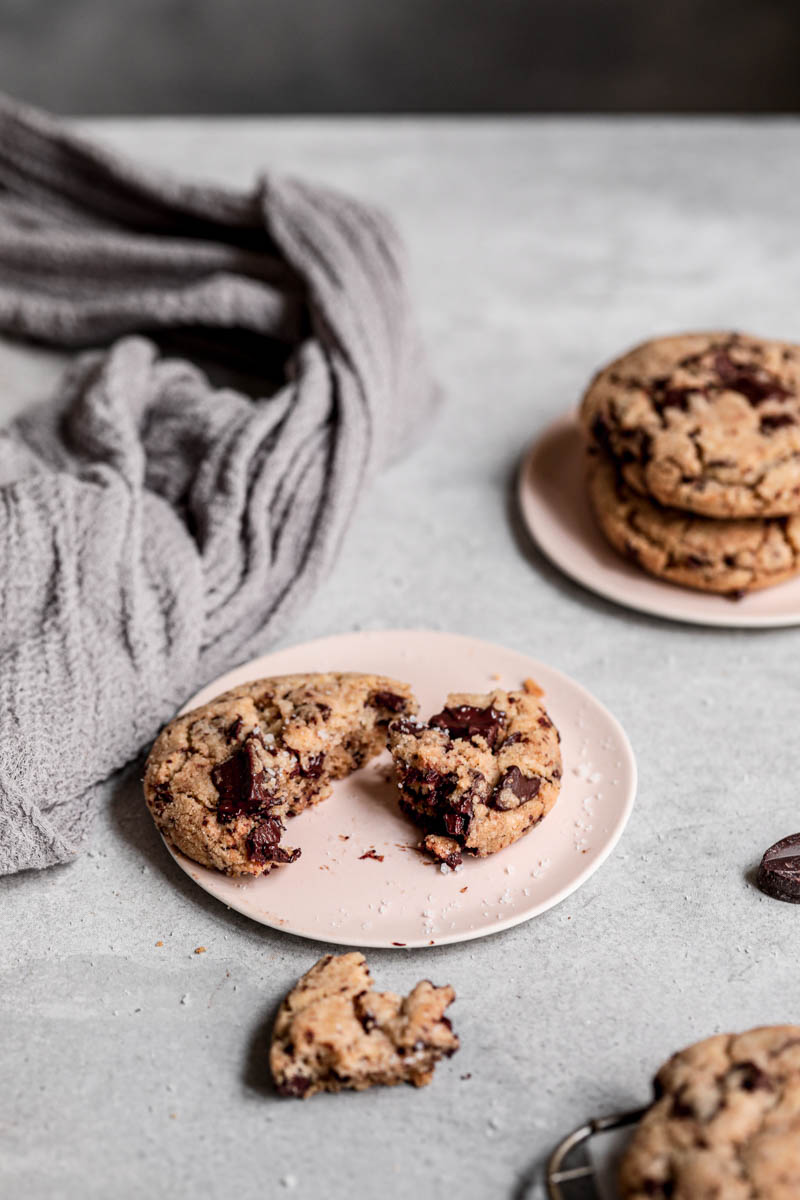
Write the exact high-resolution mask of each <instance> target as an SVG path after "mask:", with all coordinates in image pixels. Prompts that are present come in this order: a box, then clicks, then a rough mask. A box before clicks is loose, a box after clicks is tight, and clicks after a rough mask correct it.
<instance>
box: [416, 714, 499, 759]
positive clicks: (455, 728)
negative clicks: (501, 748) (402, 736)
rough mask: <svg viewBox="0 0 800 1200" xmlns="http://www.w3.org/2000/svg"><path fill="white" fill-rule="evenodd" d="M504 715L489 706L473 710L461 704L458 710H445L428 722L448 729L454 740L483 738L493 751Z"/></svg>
mask: <svg viewBox="0 0 800 1200" xmlns="http://www.w3.org/2000/svg"><path fill="white" fill-rule="evenodd" d="M504 721H505V718H504V716H503V714H502V713H499V712H497V710H496V709H495V708H493V707H492V706H491V705H489V707H488V708H473V706H472V705H471V704H459V705H458V706H457V707H456V708H443V709H442V711H441V712H439V713H436V714H435V715H434V716H432V717H431V719H430V720H429V721H428V724H429V725H432V726H434V728H437V729H446V730H447V732H448V733H449V734H450V737H452V738H464V739H465V740H466V741H471V740H472V739H473V738H475V737H482V738H483V739H484V740H485V742H486V745H487V746H488V747H489V748H490V749H491V748H492V747H493V746H494V744H495V742H496V741H497V735H498V734H499V732H500V729H501V728H502V726H503V724H504Z"/></svg>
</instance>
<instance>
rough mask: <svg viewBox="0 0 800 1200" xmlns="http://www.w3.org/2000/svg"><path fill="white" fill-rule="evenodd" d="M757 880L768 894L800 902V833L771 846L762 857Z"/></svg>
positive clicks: (774, 897) (792, 902)
mask: <svg viewBox="0 0 800 1200" xmlns="http://www.w3.org/2000/svg"><path fill="white" fill-rule="evenodd" d="M756 882H757V883H758V886H759V887H760V888H761V891H762V892H764V893H765V894H766V895H767V896H772V897H773V899H775V900H787V901H788V902H789V903H790V904H800V833H792V834H790V835H789V837H785V838H782V839H781V840H780V841H779V842H776V843H775V845H774V846H770V848H769V850H767V851H766V853H765V854H764V857H763V858H762V859H761V865H760V866H759V868H758V876H757V879H756Z"/></svg>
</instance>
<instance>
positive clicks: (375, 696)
mask: <svg viewBox="0 0 800 1200" xmlns="http://www.w3.org/2000/svg"><path fill="white" fill-rule="evenodd" d="M369 703H370V704H371V705H372V707H373V708H388V710H389V712H395V713H396V712H405V711H406V704H407V703H408V701H407V700H406V698H405V696H398V695H397V694H396V693H395V692H373V693H372V695H371V696H370V698H369Z"/></svg>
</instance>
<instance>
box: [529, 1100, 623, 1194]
mask: <svg viewBox="0 0 800 1200" xmlns="http://www.w3.org/2000/svg"><path fill="white" fill-rule="evenodd" d="M646 1111H647V1110H646V1109H645V1108H634V1109H631V1110H630V1111H629V1112H624V1113H614V1114H613V1115H612V1116H609V1117H594V1118H593V1119H592V1120H591V1121H587V1122H586V1124H585V1125H581V1126H579V1128H578V1129H573V1131H572V1133H569V1134H567V1136H566V1137H565V1138H564V1139H563V1141H561V1142H559V1144H558V1145H557V1146H556V1148H555V1150H554V1151H553V1153H552V1154H551V1155H550V1158H549V1159H548V1161H547V1194H548V1196H549V1198H550V1200H593V1198H594V1197H597V1195H598V1193H597V1188H596V1186H595V1182H594V1181H595V1179H596V1176H597V1172H596V1169H595V1166H594V1164H593V1163H592V1162H591V1159H590V1158H589V1156H588V1154H587V1152H586V1149H587V1143H588V1141H589V1139H590V1138H592V1137H594V1136H595V1134H598V1133H608V1132H609V1131H610V1130H612V1129H621V1128H623V1126H625V1125H632V1124H634V1122H635V1121H638V1120H639V1119H640V1118H641V1117H642V1116H643V1115H644V1113H645V1112H646ZM570 1160H573V1161H570Z"/></svg>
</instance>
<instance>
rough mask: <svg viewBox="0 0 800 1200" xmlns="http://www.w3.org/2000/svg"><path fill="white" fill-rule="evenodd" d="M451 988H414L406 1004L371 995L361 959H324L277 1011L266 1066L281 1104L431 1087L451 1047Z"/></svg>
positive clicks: (389, 996) (348, 956) (453, 1049)
mask: <svg viewBox="0 0 800 1200" xmlns="http://www.w3.org/2000/svg"><path fill="white" fill-rule="evenodd" d="M453 1000H455V992H454V991H453V989H452V988H451V987H434V986H433V984H432V983H430V982H428V980H423V981H422V983H418V984H417V986H416V987H415V988H414V990H413V991H412V992H411V994H410V995H409V996H406V997H405V998H403V997H402V996H396V995H394V993H393V992H376V991H374V990H373V985H372V979H371V977H370V973H369V969H368V967H367V964H366V962H365V961H364V956H363V954H355V953H354V954H341V955H339V956H337V957H334V956H333V955H331V954H326V956H325V957H324V958H321V959H320V960H319V962H318V963H316V964H315V965H314V966H313V967H312V968H311V970H310V971H308V972H306V974H305V975H304V976H303V977H302V979H300V980H299V982H298V983H297V986H296V987H294V988H293V989H292V991H291V992H290V993H289V995H288V996H287V997H286V999H285V1000H284V1002H283V1004H282V1005H281V1007H280V1011H279V1012H278V1016H277V1018H276V1020H275V1027H274V1029H273V1031H272V1046H271V1048H270V1055H269V1063H270V1069H271V1071H272V1076H273V1078H274V1080H275V1084H276V1086H277V1088H278V1091H279V1092H280V1093H281V1095H283V1096H301V1097H303V1098H307V1097H308V1096H313V1095H314V1093H315V1092H323V1091H324V1092H340V1091H342V1090H343V1089H345V1088H352V1089H353V1090H355V1091H358V1092H361V1091H364V1089H365V1088H369V1087H374V1086H375V1085H376V1084H388V1085H390V1086H391V1085H393V1084H396V1083H413V1084H414V1086H415V1087H423V1086H424V1085H425V1084H427V1083H430V1081H431V1080H432V1079H433V1071H434V1067H435V1066H436V1064H437V1063H438V1062H439V1060H440V1059H441V1058H443V1057H444V1056H446V1055H447V1056H449V1055H451V1054H455V1052H456V1050H458V1046H459V1042H458V1038H457V1037H456V1035H455V1034H454V1033H453V1030H452V1027H451V1025H450V1022H449V1020H448V1019H447V1017H446V1016H445V1015H444V1012H445V1009H446V1008H447V1007H448V1006H449V1005H450V1004H452V1002H453Z"/></svg>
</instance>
